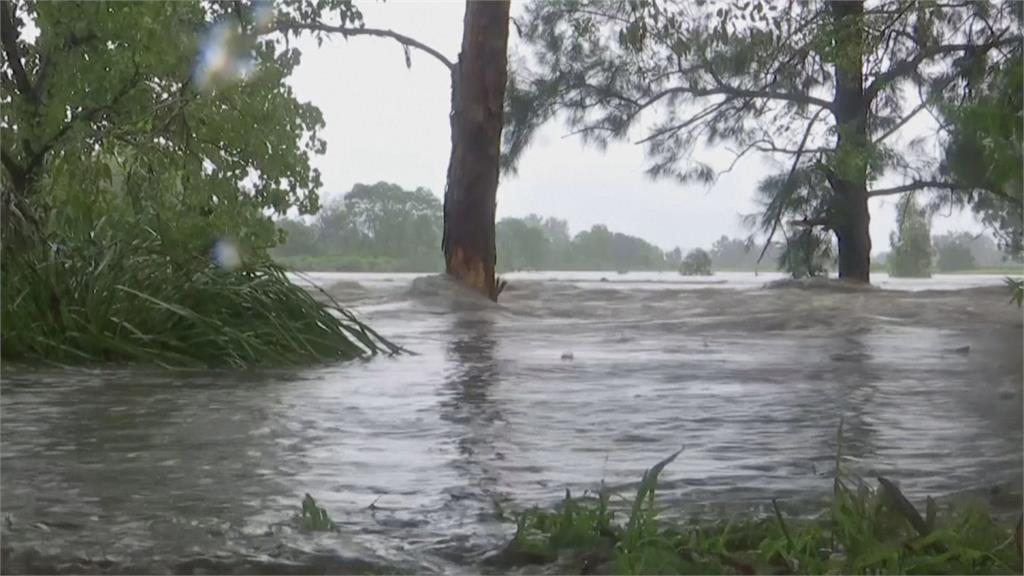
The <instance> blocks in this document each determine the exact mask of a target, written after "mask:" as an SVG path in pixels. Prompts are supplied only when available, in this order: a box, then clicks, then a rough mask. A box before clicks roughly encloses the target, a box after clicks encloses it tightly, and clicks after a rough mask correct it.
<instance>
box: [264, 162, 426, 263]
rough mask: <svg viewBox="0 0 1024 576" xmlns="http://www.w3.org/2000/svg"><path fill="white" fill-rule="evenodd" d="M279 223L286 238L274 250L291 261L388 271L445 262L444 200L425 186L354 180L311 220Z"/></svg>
mask: <svg viewBox="0 0 1024 576" xmlns="http://www.w3.org/2000/svg"><path fill="white" fill-rule="evenodd" d="M278 225H279V226H280V227H281V229H282V230H284V231H285V232H286V239H285V242H284V244H283V245H281V246H279V247H278V248H275V249H274V251H273V254H274V256H275V257H278V258H280V259H282V261H283V262H285V263H289V264H292V265H295V264H299V265H303V266H310V265H311V266H314V267H316V266H326V267H328V268H332V269H333V268H342V269H349V270H385V271H386V270H395V269H399V270H405V271H430V270H437V269H439V268H440V265H441V260H440V254H439V253H438V251H437V246H438V245H439V244H440V242H441V202H440V200H439V199H438V198H437V197H436V196H434V194H433V193H432V192H430V191H429V190H427V189H425V188H417V189H415V190H403V189H402V188H401V187H400V186H398V185H396V184H390V183H387V182H378V183H376V184H356V185H355V186H353V187H352V190H351V191H349V192H348V193H347V194H346V195H345V196H344V197H343V198H342V199H341V201H339V202H335V203H332V204H329V205H327V206H326V207H325V208H324V209H323V210H321V211H320V213H319V214H317V216H316V219H315V220H314V222H313V223H312V224H305V223H303V222H299V221H295V220H287V219H285V220H281V221H279V222H278ZM300 257H306V258H300ZM309 257H317V258H319V260H317V261H311V260H309V259H308V258H309ZM296 259H297V260H296Z"/></svg>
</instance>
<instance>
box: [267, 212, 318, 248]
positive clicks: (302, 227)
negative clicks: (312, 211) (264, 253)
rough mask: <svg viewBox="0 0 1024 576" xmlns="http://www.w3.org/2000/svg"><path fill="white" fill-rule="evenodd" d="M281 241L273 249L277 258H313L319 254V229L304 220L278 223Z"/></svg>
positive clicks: (286, 220) (287, 219) (287, 220)
mask: <svg viewBox="0 0 1024 576" xmlns="http://www.w3.org/2000/svg"><path fill="white" fill-rule="evenodd" d="M277 227H278V229H279V230H280V231H281V241H280V242H279V243H278V245H277V246H275V247H274V248H273V249H272V253H273V254H274V255H275V256H286V257H287V256H312V255H314V254H317V253H318V252H319V246H318V243H317V240H318V234H317V232H318V231H317V228H316V227H314V226H311V225H309V224H306V223H305V222H303V221H302V220H292V219H290V218H283V219H281V220H278V221H277Z"/></svg>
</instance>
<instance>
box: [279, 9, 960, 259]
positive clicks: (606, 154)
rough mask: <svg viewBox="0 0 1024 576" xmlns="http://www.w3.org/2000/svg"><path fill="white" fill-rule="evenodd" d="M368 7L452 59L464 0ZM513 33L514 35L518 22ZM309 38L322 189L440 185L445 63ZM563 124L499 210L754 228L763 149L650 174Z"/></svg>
mask: <svg viewBox="0 0 1024 576" xmlns="http://www.w3.org/2000/svg"><path fill="white" fill-rule="evenodd" d="M360 8H361V9H362V11H363V14H364V17H365V21H366V25H367V26H368V27H373V28H390V29H393V30H395V31H397V32H401V33H403V34H407V35H409V36H412V37H414V38H416V39H418V40H420V41H422V42H424V43H426V44H428V45H430V46H433V47H434V48H437V49H438V50H440V51H441V52H443V53H445V54H447V55H448V57H449V58H450V59H452V60H455V59H456V56H457V55H458V51H459V45H460V42H461V38H462V17H463V12H464V10H465V4H464V3H463V2H462V1H461V0H435V1H409V0H406V1H400V0H390V1H389V2H387V3H381V2H364V3H361V4H360ZM516 10H517V7H516V6H515V5H514V6H513V13H515V12H516ZM512 37H513V38H512V43H513V45H515V44H516V41H515V33H514V32H513V34H512ZM301 46H302V47H303V58H302V64H301V65H300V66H299V68H298V69H297V70H296V72H295V74H294V77H293V79H292V84H293V86H294V88H295V90H296V92H297V95H298V96H299V98H301V99H303V100H309V101H312V102H313V103H314V104H316V105H317V106H318V107H319V108H320V109H321V110H322V111H323V113H324V118H325V120H326V123H327V127H326V130H325V131H324V132H323V137H324V138H325V139H326V140H327V154H326V156H324V157H322V158H319V159H318V160H317V165H318V166H319V168H320V170H321V171H322V172H323V177H324V191H323V196H324V199H325V200H328V201H329V200H330V199H331V198H334V197H337V196H340V195H342V194H344V193H345V192H346V191H348V190H349V189H350V188H351V187H352V185H353V184H355V183H357V182H377V181H379V180H385V181H389V182H395V183H397V184H400V185H401V186H403V187H406V188H415V187H417V186H425V187H427V188H430V189H431V190H433V192H434V193H435V194H437V195H438V196H439V197H440V196H441V195H443V191H444V180H445V171H446V169H447V163H448V154H449V147H450V138H451V135H450V132H449V124H448V112H449V109H450V106H449V104H450V102H449V98H450V86H449V81H448V73H447V70H445V69H444V68H443V67H442V66H441V65H440V64H439V63H437V62H436V61H435V60H433V59H432V58H430V57H429V56H427V55H425V54H422V53H416V52H415V51H414V52H413V54H412V57H413V66H412V68H411V69H407V68H406V66H405V60H404V57H403V55H402V49H401V47H400V46H399V45H398V44H396V43H394V42H392V41H390V40H384V39H378V38H368V37H360V38H352V39H350V40H347V41H346V40H344V39H340V38H336V39H332V40H329V41H327V42H325V43H324V44H323V46H321V47H317V46H316V43H315V42H312V41H308V42H307V41H303V42H302V43H301ZM513 48H514V47H513ZM567 132H568V131H567V130H566V129H565V127H564V126H562V125H560V124H558V123H555V124H552V125H549V126H547V127H546V128H545V129H544V130H543V131H542V132H541V134H540V135H539V137H538V138H537V139H536V140H535V142H534V144H533V146H532V147H531V148H530V149H529V150H528V151H527V152H526V154H525V156H524V157H523V159H522V162H521V163H520V167H519V173H518V175H516V176H514V177H504V178H503V179H502V181H501V184H500V186H499V189H498V216H499V218H501V217H505V216H523V215H526V214H529V213H531V212H532V213H537V214H541V215H544V216H557V217H559V218H564V219H567V220H568V221H569V224H570V227H571V229H572V231H573V233H575V232H577V231H579V230H581V229H585V228H589V227H590V226H591V225H593V224H597V223H605V224H607V225H608V226H609V227H611V228H612V229H614V230H618V231H622V232H626V233H628V234H634V235H638V236H642V237H644V238H646V239H648V240H650V241H651V242H654V243H655V244H658V245H659V246H661V247H663V248H672V247H674V246H681V247H683V248H691V247H696V246H708V245H710V244H711V243H712V242H713V241H714V240H715V239H716V238H718V237H719V236H720V235H722V234H728V235H734V236H740V235H743V236H745V235H746V233H747V232H746V230H745V229H744V227H743V225H742V223H741V222H740V215H741V214H746V213H750V212H752V211H753V210H754V205H753V201H752V200H753V191H754V188H755V186H756V184H757V181H758V180H759V179H760V178H761V177H762V176H764V175H765V174H767V173H768V172H769V170H770V165H769V164H768V163H767V162H766V161H765V160H762V159H760V158H758V157H756V156H750V157H748V158H746V159H744V160H742V161H741V162H740V164H738V165H737V166H736V168H735V169H734V170H733V171H732V172H731V173H729V174H726V175H725V176H723V177H722V178H720V179H719V180H718V181H717V182H716V183H715V184H714V185H713V186H712V187H711V188H707V187H705V186H703V185H687V186H683V185H680V184H678V183H676V182H674V181H668V180H663V181H652V180H650V179H649V178H647V177H646V176H645V175H644V171H643V168H644V157H643V152H642V150H641V147H639V146H636V145H634V144H631V143H628V142H626V143H621V144H615V145H611V146H609V147H608V148H607V149H606V150H605V151H603V152H602V151H598V150H596V149H594V148H587V147H584V146H583V145H582V143H581V142H580V141H579V140H578V139H576V138H574V137H566V134H567ZM716 156H718V154H716ZM721 157H722V159H727V158H729V157H730V156H728V155H727V154H724V153H722V155H721ZM894 202H895V200H894V199H893V198H888V199H882V198H879V199H874V200H872V214H873V218H872V222H871V233H872V238H873V240H874V251H875V252H878V251H884V250H888V244H889V241H888V237H889V232H890V231H891V230H892V228H893V225H894V210H893V204H894ZM963 228H969V229H971V230H980V228H979V227H978V225H977V224H976V223H975V221H974V219H973V217H972V216H971V215H970V214H968V213H963V214H956V213H954V214H953V215H952V216H949V217H942V216H940V217H938V218H936V220H935V222H934V226H933V230H934V232H944V231H947V230H950V229H963Z"/></svg>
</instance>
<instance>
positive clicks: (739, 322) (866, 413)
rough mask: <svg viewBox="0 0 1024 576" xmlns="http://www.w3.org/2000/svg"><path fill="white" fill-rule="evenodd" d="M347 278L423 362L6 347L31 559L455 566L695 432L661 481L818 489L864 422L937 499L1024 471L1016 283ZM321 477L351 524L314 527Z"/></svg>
mask: <svg viewBox="0 0 1024 576" xmlns="http://www.w3.org/2000/svg"><path fill="white" fill-rule="evenodd" d="M648 276H649V277H648ZM321 278H322V279H327V280H332V279H333V281H336V282H337V283H335V284H334V285H333V286H332V287H331V290H332V291H333V292H334V293H335V294H337V295H339V296H341V297H343V298H344V300H345V301H348V302H351V303H352V304H353V305H354V306H355V307H356V309H357V310H358V311H359V312H360V313H362V314H363V315H364V316H366V317H367V319H368V320H369V321H370V322H371V323H372V324H373V325H374V326H375V327H376V328H378V329H380V330H381V331H382V332H383V333H385V334H388V335H390V336H392V337H394V338H395V339H396V340H398V341H399V342H400V343H402V344H405V345H408V346H409V347H411V348H412V349H414V350H415V351H416V352H418V355H416V356H406V357H402V358H397V359H387V358H377V359H374V360H372V361H368V362H353V363H347V364H338V365H332V366H324V367H316V368H310V369H307V370H300V371H264V372H227V371H224V372H217V371H215V372H166V371H158V370H142V369H109V370H59V369H40V368H31V369H30V368H24V367H22V368H12V367H9V366H5V367H4V373H3V380H2V395H3V398H2V403H0V409H2V421H0V432H2V469H3V476H2V501H3V512H4V514H5V516H6V517H8V518H9V519H10V522H9V523H8V522H5V523H4V527H3V548H4V550H5V557H4V558H5V560H4V562H5V566H7V567H8V568H9V567H10V566H12V565H13V564H11V562H12V561H11V560H10V559H8V557H7V554H10V553H11V551H12V550H14V551H19V550H26V549H36V550H38V551H39V552H40V553H41V555H42V556H43V557H44V558H59V559H64V560H65V561H66V560H67V559H75V560H74V561H75V562H80V561H81V559H82V558H90V559H93V560H95V559H102V558H104V557H106V558H107V559H108V560H109V561H110V562H114V563H115V564H116V565H118V566H122V567H124V566H128V567H135V568H136V569H139V570H149V571H167V570H184V571H188V570H191V568H189V567H195V566H200V567H201V566H206V567H207V569H211V570H213V571H218V570H217V569H216V566H217V565H215V564H211V562H215V561H223V560H217V558H219V556H218V554H227V555H229V556H230V557H232V558H235V557H244V558H247V559H248V560H247V562H249V564H244V566H246V567H248V569H249V571H258V570H264V571H282V570H284V569H285V568H283V567H282V566H283V565H282V564H280V562H285V561H286V560H287V561H289V562H295V563H298V564H297V565H298V566H300V567H301V566H304V567H305V568H306V569H307V571H310V570H312V568H311V567H313V566H319V567H320V568H324V567H325V566H327V567H329V568H324V569H325V570H329V571H340V570H342V568H343V567H345V566H348V567H349V568H352V566H354V565H353V564H351V562H352V561H353V560H351V559H353V558H359V559H369V560H373V561H376V562H379V563H381V564H383V565H388V566H393V567H411V569H414V570H420V571H449V570H451V569H453V567H455V566H456V565H462V566H465V565H466V564H468V563H471V562H472V561H473V560H475V559H478V558H479V557H480V556H481V555H482V554H483V553H485V552H486V551H487V550H489V549H491V548H493V547H494V546H496V545H498V544H499V543H501V542H502V541H503V540H504V538H506V537H507V536H508V534H509V532H510V531H511V530H512V529H513V527H511V526H509V525H508V524H504V523H502V522H500V521H499V517H498V514H497V511H498V509H508V508H522V507H526V506H530V505H535V504H550V503H552V502H553V501H555V500H557V499H558V498H559V497H560V495H561V494H562V493H563V490H564V489H565V488H571V489H573V491H574V492H576V491H580V490H583V489H586V488H593V487H595V486H596V485H597V484H598V482H600V481H601V480H602V479H604V480H605V481H606V482H607V483H608V484H609V485H611V486H622V487H626V486H629V485H631V483H633V482H635V481H636V480H637V479H638V478H639V476H640V473H641V472H642V470H643V469H644V468H646V467H648V466H650V465H651V464H652V463H653V462H656V461H657V460H659V459H661V458H662V457H664V456H665V455H667V454H669V453H671V452H672V451H674V450H676V449H678V448H679V447H680V446H684V447H685V452H684V453H683V455H682V456H681V457H680V458H679V460H677V461H676V462H675V463H674V464H673V465H672V466H671V467H670V468H669V469H668V470H666V472H665V474H664V475H663V478H664V486H663V490H662V494H663V495H664V498H665V499H666V502H667V503H670V504H672V505H673V508H674V509H676V510H685V509H687V507H689V506H694V505H698V504H703V503H715V502H718V503H733V504H736V505H742V506H749V505H758V504H762V503H764V502H766V501H767V500H768V498H770V497H778V498H781V499H784V500H788V501H790V502H810V501H815V500H817V499H818V498H821V497H824V496H826V495H827V494H828V492H829V490H830V488H831V478H832V473H833V464H834V459H835V454H836V450H837V445H836V431H837V427H838V425H839V421H840V419H842V420H843V422H844V424H843V426H844V430H843V432H844V434H843V453H844V455H845V465H846V466H848V467H849V468H850V469H851V470H852V471H855V472H858V473H860V474H863V475H873V474H884V475H887V476H891V477H893V478H896V479H899V480H900V482H901V483H902V485H903V487H904V488H905V490H906V491H907V493H908V494H910V495H911V497H914V498H918V497H922V496H923V495H924V494H936V495H941V494H947V493H951V492H956V491H960V490H964V489H987V488H988V487H990V486H992V485H1009V486H1013V487H1019V485H1020V482H1021V478H1022V473H1021V466H1022V461H1021V452H1022V446H1024V440H1022V425H1021V418H1022V409H1021V376H1022V369H1021V359H1022V352H1021V349H1022V330H1021V318H1020V314H1019V312H1018V311H1017V310H1016V309H1014V308H1011V307H1008V306H1007V304H1006V297H1005V294H1004V293H1003V292H1002V290H1001V289H998V288H996V289H985V288H978V289H970V290H958V291H946V292H944V291H941V290H938V291H936V290H924V291H920V290H921V286H918V285H914V287H913V288H914V290H917V291H916V292H915V291H900V292H894V291H886V290H881V291H868V292H853V293H839V292H834V291H830V290H824V289H818V290H796V289H779V290H764V289H759V286H760V285H761V283H763V281H764V278H763V277H762V278H759V279H757V280H756V281H751V280H750V278H747V277H741V278H740V279H734V278H733V277H732V276H728V275H722V276H721V277H716V278H717V281H725V284H721V285H714V286H709V285H707V284H706V283H704V284H699V283H694V281H691V280H690V279H680V278H679V277H678V276H674V275H647V276H645V275H633V274H629V275H625V276H615V277H614V278H613V280H612V281H609V282H601V281H600V276H595V275H593V274H589V275H588V274H577V275H571V274H568V273H558V274H557V275H547V276H545V275H533V276H529V275H518V276H516V275H513V278H512V279H513V282H512V284H511V285H510V287H509V288H508V290H506V292H505V293H504V294H503V300H502V303H501V304H500V305H497V306H492V305H487V304H481V303H480V302H477V301H475V300H473V299H470V298H467V297H465V296H463V295H460V294H459V293H458V292H457V291H453V290H452V289H451V287H450V286H448V285H447V283H445V282H443V281H440V280H438V279H430V278H428V279H423V280H418V281H417V282H416V284H411V283H412V277H411V276H407V275H365V276H362V275H337V276H334V277H330V276H326V277H321ZM973 281H974V282H979V281H978V280H977V279H974V280H973ZM989 281H990V282H994V283H998V281H999V279H998V278H995V279H989ZM943 282H945V280H940V281H939V282H937V283H935V284H932V285H931V286H932V287H938V288H941V287H943V286H946V287H947V288H948V287H949V286H948V283H946V284H943ZM927 287H928V285H925V288H927ZM567 352H571V353H572V358H571V360H570V359H563V357H562V356H563V353H567ZM305 492H309V493H311V494H313V495H314V496H316V498H317V500H318V501H320V502H321V503H322V504H323V505H324V506H326V507H327V509H328V511H329V512H330V513H331V516H332V518H334V519H335V520H336V521H337V522H338V523H339V525H340V526H341V531H340V532H339V533H338V534H315V535H311V534H303V533H300V532H298V531H297V530H296V525H295V524H294V522H292V520H291V519H292V516H293V514H294V513H295V512H296V511H297V509H298V503H299V501H300V499H301V497H302V494H304V493H305ZM183 561H185V562H187V563H186V564H181V563H182V562H183ZM274 562H277V563H278V564H274ZM76 566H79V568H80V569H79V570H77V571H88V570H84V569H81V566H82V565H81V564H77V565H76ZM90 566H92V565H91V564H90ZM234 566H235V569H237V570H241V568H238V566H239V565H238V564H237V563H236V564H234ZM260 566H262V568H259V567H260ZM267 566H272V567H273V569H271V568H267ZM51 568H52V566H51ZM352 569H354V568H352ZM68 570H69V571H76V570H73V569H68ZM219 571H224V568H223V567H222V568H221V569H220V570H219Z"/></svg>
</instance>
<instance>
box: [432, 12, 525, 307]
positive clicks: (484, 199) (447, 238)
mask: <svg viewBox="0 0 1024 576" xmlns="http://www.w3.org/2000/svg"><path fill="white" fill-rule="evenodd" d="M509 7H510V5H509V1H508V0H503V1H474V0H467V2H466V16H465V19H464V24H463V25H464V29H463V32H462V51H461V53H460V54H459V61H458V63H457V64H456V65H455V68H454V70H453V71H452V113H451V126H452V153H451V160H450V161H449V164H448V183H447V187H446V189H445V193H444V239H443V240H442V249H443V250H444V260H445V271H446V272H447V273H448V274H449V275H450V276H452V277H453V278H455V279H456V280H458V281H459V282H461V283H462V284H464V285H466V286H468V287H470V288H472V289H473V290H475V291H477V292H480V293H481V294H484V295H486V296H487V297H488V298H490V299H491V300H497V298H498V287H497V285H496V283H495V277H494V265H495V249H494V212H495V207H496V194H497V191H498V161H499V157H500V153H501V129H502V126H503V111H504V102H505V81H506V76H507V73H508V70H507V69H508V56H507V48H508V25H509Z"/></svg>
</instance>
